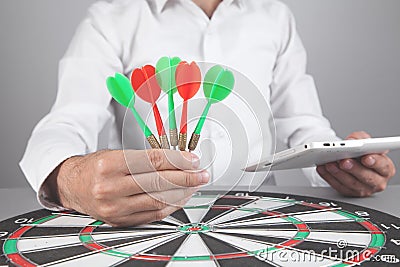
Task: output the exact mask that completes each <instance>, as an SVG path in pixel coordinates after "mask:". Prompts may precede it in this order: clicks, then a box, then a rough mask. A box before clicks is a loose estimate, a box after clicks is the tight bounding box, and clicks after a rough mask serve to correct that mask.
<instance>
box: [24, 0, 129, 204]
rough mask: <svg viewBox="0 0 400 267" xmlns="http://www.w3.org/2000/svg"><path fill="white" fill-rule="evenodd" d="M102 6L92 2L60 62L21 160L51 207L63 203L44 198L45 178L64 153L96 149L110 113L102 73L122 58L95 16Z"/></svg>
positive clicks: (110, 70) (108, 72)
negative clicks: (51, 99) (54, 86)
mask: <svg viewBox="0 0 400 267" xmlns="http://www.w3.org/2000/svg"><path fill="white" fill-rule="evenodd" d="M104 10H105V6H104V3H103V2H101V3H99V4H97V5H94V6H92V8H91V9H90V11H89V15H88V17H87V18H86V19H85V20H84V21H83V22H82V23H81V24H80V26H79V27H78V30H77V32H76V34H75V36H74V38H73V40H72V42H71V44H70V46H69V48H68V50H67V52H66V54H65V56H64V57H63V58H62V60H61V61H60V63H59V77H58V91H57V97H56V101H55V104H54V105H53V107H52V109H51V111H50V113H49V114H48V115H46V116H45V117H44V118H43V119H42V120H41V121H40V122H39V123H38V124H37V126H36V127H35V129H34V130H33V133H32V135H31V137H30V139H29V141H28V145H27V148H26V151H25V154H24V156H23V158H22V159H21V162H20V167H21V169H22V171H23V173H24V174H25V176H26V178H27V180H28V182H29V183H30V185H31V186H32V188H33V189H34V190H35V191H36V192H37V196H38V199H39V202H40V203H41V204H42V205H43V206H44V207H46V208H49V209H53V210H59V209H62V207H59V206H57V205H56V204H55V203H54V201H53V200H51V199H48V195H49V194H48V193H46V192H48V188H44V187H43V183H44V181H45V179H46V178H47V177H48V176H49V174H50V173H51V172H52V171H53V170H54V169H55V168H56V167H57V166H58V165H59V164H60V163H62V162H63V161H65V160H66V159H68V158H70V157H72V156H76V155H83V154H87V153H91V152H94V151H96V150H97V146H98V135H99V133H100V132H101V130H102V129H103V128H104V127H105V125H106V123H107V122H108V121H109V120H110V119H112V118H113V116H114V115H113V114H112V112H110V111H109V109H108V107H109V105H110V101H111V97H110V95H109V94H108V91H107V88H106V86H105V79H106V77H107V76H109V75H113V73H114V72H116V71H119V72H122V63H121V61H120V59H119V58H120V57H119V51H118V48H117V47H116V46H115V45H113V44H112V43H111V42H110V41H109V38H108V37H107V36H108V34H107V27H106V26H104V25H103V24H104V22H101V21H100V20H99V19H97V18H98V17H100V16H101V15H102V14H101V12H104ZM102 23H103V24H102Z"/></svg>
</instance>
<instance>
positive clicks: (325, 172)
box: [317, 132, 396, 197]
mask: <svg viewBox="0 0 400 267" xmlns="http://www.w3.org/2000/svg"><path fill="white" fill-rule="evenodd" d="M370 137H371V136H370V135H369V134H367V133H365V132H354V133H352V134H350V135H349V136H348V137H347V138H346V139H364V138H370ZM317 171H318V173H319V175H321V177H322V178H324V179H325V181H327V182H328V183H329V184H330V185H331V186H332V187H333V188H334V189H336V190H337V191H338V192H339V193H341V194H342V195H344V196H349V197H368V196H371V195H372V194H374V193H376V192H380V191H383V190H385V188H386V186H387V183H388V181H389V179H390V178H392V177H393V176H394V175H395V172H396V168H395V166H394V164H393V162H392V160H391V159H390V158H389V157H388V156H387V155H385V154H370V155H365V156H363V157H361V158H359V159H344V160H341V161H339V162H330V163H327V164H325V165H321V166H318V167H317Z"/></svg>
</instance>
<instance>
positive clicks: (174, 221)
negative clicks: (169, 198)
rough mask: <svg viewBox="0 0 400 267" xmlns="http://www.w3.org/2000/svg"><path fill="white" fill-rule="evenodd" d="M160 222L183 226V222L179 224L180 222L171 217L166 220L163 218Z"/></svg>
mask: <svg viewBox="0 0 400 267" xmlns="http://www.w3.org/2000/svg"><path fill="white" fill-rule="evenodd" d="M167 219H168V221H165V220H167ZM161 221H165V222H169V223H172V224H175V225H176V226H180V225H183V224H184V223H183V222H181V221H180V220H178V219H177V218H175V217H173V216H171V215H169V216H167V217H166V218H164V219H163V220H161Z"/></svg>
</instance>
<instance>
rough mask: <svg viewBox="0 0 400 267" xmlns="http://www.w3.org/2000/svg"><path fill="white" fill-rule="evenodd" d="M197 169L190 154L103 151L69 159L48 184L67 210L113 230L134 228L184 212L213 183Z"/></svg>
mask: <svg viewBox="0 0 400 267" xmlns="http://www.w3.org/2000/svg"><path fill="white" fill-rule="evenodd" d="M198 166H199V160H198V158H197V157H196V156H194V155H193V154H191V153H189V152H180V151H172V150H158V149H155V150H128V151H120V150H115V151H100V152H97V153H93V154H89V155H87V156H82V157H73V158H70V159H68V160H66V161H65V162H64V163H62V164H61V165H60V166H59V168H58V169H57V171H56V172H55V173H54V174H53V177H49V179H54V181H55V182H56V183H55V182H54V183H53V185H55V187H56V188H54V189H55V190H57V192H58V198H59V201H60V203H61V204H62V205H63V206H64V207H66V208H68V209H73V210H76V211H79V212H81V213H84V214H88V215H91V216H92V217H94V218H96V219H98V220H102V221H104V222H106V223H108V224H110V225H112V226H132V225H137V224H143V223H148V222H151V221H157V220H161V219H163V218H165V217H166V216H168V215H169V214H171V213H173V212H174V211H176V210H178V209H179V208H180V207H182V206H183V205H184V204H185V203H186V202H187V201H188V200H189V198H190V197H191V196H192V194H193V193H194V192H195V191H197V190H198V187H199V186H200V185H203V184H206V183H207V182H208V181H209V174H208V173H207V172H205V171H203V172H199V171H197V172H195V171H194V170H196V169H197V168H198ZM46 182H47V181H46ZM49 184H51V183H49Z"/></svg>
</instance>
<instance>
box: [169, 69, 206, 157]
mask: <svg viewBox="0 0 400 267" xmlns="http://www.w3.org/2000/svg"><path fill="white" fill-rule="evenodd" d="M175 79H176V86H177V88H178V92H179V95H180V96H181V97H182V98H183V107H182V117H181V127H180V133H179V149H180V150H182V151H183V150H185V149H186V138H187V113H188V106H187V103H188V102H187V101H188V100H189V99H191V98H192V97H193V96H195V95H196V93H197V92H198V91H199V88H200V85H201V71H200V68H199V66H198V65H197V64H196V63H195V62H194V61H193V62H192V63H190V64H189V63H187V62H186V61H182V62H181V63H179V65H178V66H177V68H176V73H175Z"/></svg>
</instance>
